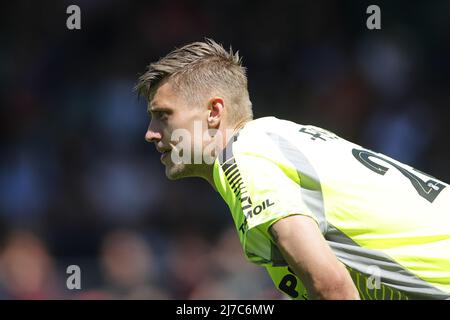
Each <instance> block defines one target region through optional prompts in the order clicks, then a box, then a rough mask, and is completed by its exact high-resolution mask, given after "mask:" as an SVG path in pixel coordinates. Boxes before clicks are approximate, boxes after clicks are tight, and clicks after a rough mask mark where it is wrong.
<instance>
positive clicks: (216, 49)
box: [135, 39, 253, 124]
mask: <svg viewBox="0 0 450 320" xmlns="http://www.w3.org/2000/svg"><path fill="white" fill-rule="evenodd" d="M165 80H170V81H171V84H173V85H174V87H175V89H176V90H177V91H179V92H180V94H182V95H183V97H184V98H185V99H187V100H188V101H190V102H191V103H193V104H194V105H198V106H201V105H204V106H206V103H207V99H209V98H210V97H211V95H222V96H224V98H225V99H226V101H227V102H228V104H226V105H225V107H226V108H227V114H228V118H227V120H228V121H229V122H230V123H231V124H235V123H240V122H243V121H249V120H252V119H253V112H252V103H251V101H250V97H249V93H248V85H247V76H246V69H245V67H243V66H242V57H239V52H238V51H236V52H235V53H233V50H232V48H231V47H230V51H229V52H227V51H226V50H225V49H224V48H223V46H222V45H221V44H218V43H216V42H215V41H214V40H211V39H205V41H204V42H193V43H190V44H188V45H185V46H184V47H181V48H178V49H175V50H173V51H172V52H170V53H169V54H167V55H166V56H165V57H163V58H161V59H160V60H159V61H157V62H153V63H150V65H149V66H148V67H147V71H146V72H145V73H144V74H143V75H141V76H140V77H139V81H138V83H137V85H136V87H135V90H136V91H137V92H138V94H139V95H140V96H144V97H145V98H146V99H147V100H148V101H151V99H152V98H153V95H154V93H155V91H156V89H157V88H158V85H159V84H161V83H162V81H165Z"/></svg>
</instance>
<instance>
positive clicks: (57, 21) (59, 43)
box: [0, 0, 450, 299]
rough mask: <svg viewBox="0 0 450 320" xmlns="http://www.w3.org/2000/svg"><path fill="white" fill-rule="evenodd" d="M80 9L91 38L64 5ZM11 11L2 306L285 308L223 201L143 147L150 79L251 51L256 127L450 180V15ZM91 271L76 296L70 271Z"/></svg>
mask: <svg viewBox="0 0 450 320" xmlns="http://www.w3.org/2000/svg"><path fill="white" fill-rule="evenodd" d="M71 4H77V5H78V6H79V7H80V9H81V26H82V28H81V30H72V31H71V30H68V29H67V28H66V19H67V17H68V14H66V8H67V7H68V6H69V5H71ZM369 4H371V3H368V2H367V3H365V2H364V1H342V2H341V1H339V2H337V1H325V0H320V1H296V2H280V1H269V2H265V3H264V5H262V3H260V2H253V1H245V2H244V1H237V0H231V1H226V2H222V3H220V6H219V5H218V4H217V3H214V2H210V1H196V2H184V1H147V2H132V3H131V2H124V1H100V0H97V1H86V0H82V1H58V2H56V1H54V2H50V1H48V2H45V3H41V2H31V1H14V2H3V3H1V4H0V12H1V19H0V140H1V144H0V155H1V156H0V249H1V253H0V299H1V298H3V299H45V298H57V299H59V298H62V299H65V298H68V299H71V298H76V299H77V298H80V299H110V298H117V299H127V298H136V299H173V298H176V299H215V298H217V299H222V298H223V299H279V298H280V297H281V296H280V295H279V294H278V293H277V292H276V291H275V290H274V287H273V284H272V283H271V280H270V278H269V277H268V276H267V275H266V274H265V271H264V270H263V269H262V268H260V267H257V266H254V265H251V264H250V263H248V262H246V261H245V259H244V257H243V253H242V249H241V248H240V244H239V242H238V236H237V233H236V231H235V230H234V229H233V228H234V227H233V223H232V218H231V215H230V213H229V211H228V208H227V207H226V205H225V203H224V202H223V201H222V200H221V199H220V196H219V195H218V194H217V193H215V192H214V191H213V190H212V189H211V188H210V187H209V186H208V185H207V184H206V183H204V182H203V181H200V180H197V179H189V180H185V181H177V182H171V181H168V180H167V179H166V178H165V176H164V168H163V166H162V165H161V164H160V162H159V157H158V154H157V153H156V152H155V150H154V146H153V145H150V144H147V143H145V141H144V134H145V131H146V128H147V125H148V121H149V119H148V117H147V114H146V104H145V101H143V100H142V99H141V100H139V99H137V97H136V94H135V93H134V92H133V91H132V89H133V86H134V85H135V82H136V79H137V77H138V76H139V74H140V73H142V72H144V70H145V67H146V65H148V63H150V62H151V61H154V60H157V59H158V58H159V57H161V56H163V55H165V54H166V53H168V52H169V51H170V50H172V49H173V48H174V47H176V46H177V47H179V46H181V45H183V44H186V43H189V42H192V41H198V40H202V39H204V37H210V38H213V39H215V40H216V41H218V42H221V43H223V44H224V45H225V46H230V45H231V46H232V47H233V49H238V50H239V52H240V54H241V55H242V56H243V57H244V59H243V63H244V65H245V66H246V67H247V69H248V77H249V90H250V95H251V100H252V102H253V106H254V114H255V117H257V118H258V117H262V116H269V115H273V116H277V117H279V118H285V119H289V120H292V121H295V122H298V123H302V124H313V125H316V126H321V127H324V128H326V129H328V130H331V131H334V132H335V133H336V134H338V135H340V136H342V137H344V138H346V139H348V140H351V141H353V142H356V143H359V144H361V145H363V146H365V147H368V148H371V149H372V150H375V151H378V152H382V153H385V154H387V155H389V156H392V157H394V158H396V159H398V160H400V161H402V162H404V163H407V164H410V165H412V166H414V167H416V168H418V169H420V170H421V171H424V172H427V173H429V174H431V175H434V176H436V177H438V178H440V179H441V180H443V181H445V182H447V183H448V182H450V167H449V163H450V148H449V147H448V146H449V143H448V138H449V137H450V126H448V125H447V122H448V120H450V108H449V104H450V90H449V87H450V59H449V57H450V19H449V18H448V12H450V2H448V1H433V2H426V1H420V2H417V3H416V2H406V1H398V2H397V1H396V2H395V3H392V2H381V3H380V4H379V5H380V7H381V13H382V29H381V30H373V31H370V30H368V29H367V28H366V18H367V17H368V15H367V14H366V8H367V6H368V5H369ZM69 265H78V266H79V267H80V269H81V286H82V289H81V290H68V289H67V287H66V280H67V277H68V276H69V275H68V274H67V273H66V269H67V267H68V266H69Z"/></svg>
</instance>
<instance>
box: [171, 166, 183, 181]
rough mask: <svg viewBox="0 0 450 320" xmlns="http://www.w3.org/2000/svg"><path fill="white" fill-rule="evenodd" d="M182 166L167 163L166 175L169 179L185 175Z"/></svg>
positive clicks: (176, 178)
mask: <svg viewBox="0 0 450 320" xmlns="http://www.w3.org/2000/svg"><path fill="white" fill-rule="evenodd" d="M183 169H184V168H183V166H180V165H173V164H172V165H169V166H166V177H167V178H168V179H169V180H179V179H182V178H185V177H186V174H185V172H184V171H185V170H183Z"/></svg>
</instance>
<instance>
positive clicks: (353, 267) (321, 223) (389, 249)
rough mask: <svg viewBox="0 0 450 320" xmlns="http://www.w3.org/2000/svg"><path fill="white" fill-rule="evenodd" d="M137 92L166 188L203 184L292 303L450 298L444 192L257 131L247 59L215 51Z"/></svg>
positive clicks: (331, 146) (282, 126)
mask: <svg viewBox="0 0 450 320" xmlns="http://www.w3.org/2000/svg"><path fill="white" fill-rule="evenodd" d="M268 81H270V79H268ZM136 89H137V90H138V92H139V94H141V95H143V96H145V97H146V98H147V99H148V112H149V114H150V115H151V122H150V125H149V127H148V130H147V133H146V135H145V138H146V140H147V141H148V142H153V143H154V144H155V146H156V149H157V150H158V151H159V152H160V153H161V162H162V163H163V164H164V166H165V172H166V176H167V177H168V178H169V179H180V178H184V177H201V178H203V179H205V180H206V181H208V182H209V183H210V184H211V186H212V187H213V188H214V189H215V190H216V191H217V192H218V193H219V194H220V195H221V196H222V198H223V199H224V200H225V201H226V203H227V204H228V207H229V208H230V211H231V215H232V218H233V220H234V224H235V227H236V232H237V233H238V235H239V239H240V242H241V245H242V248H243V252H244V254H245V256H246V257H247V259H248V260H249V261H251V262H253V263H256V264H259V265H261V266H263V267H265V268H266V269H267V271H268V273H269V275H270V277H271V278H272V280H273V282H274V284H275V286H276V287H277V288H278V289H279V290H281V291H282V292H283V293H285V294H286V295H288V296H289V297H291V298H292V299H449V298H450V188H449V186H448V184H446V183H444V182H442V181H440V180H438V179H436V178H434V177H431V176H429V175H427V174H425V173H423V172H420V171H418V170H416V169H414V168H412V167H410V166H408V165H405V164H403V163H400V162H398V161H396V160H394V159H392V158H390V157H387V156H385V155H383V154H380V153H376V152H374V151H371V150H369V149H366V148H363V147H361V146H359V145H356V144H354V143H351V142H349V141H346V140H345V139H342V138H340V137H338V136H336V135H335V134H333V133H331V132H329V131H327V130H324V129H321V128H318V127H315V126H311V125H301V124H297V123H293V122H290V121H286V120H281V119H277V118H275V117H266V118H260V119H256V120H253V114H252V104H251V102H250V98H249V93H248V90H247V77H246V74H245V68H244V67H243V66H242V63H241V59H240V58H239V55H238V53H234V52H233V51H232V50H231V49H230V51H226V50H224V48H223V47H222V46H221V45H220V44H217V43H216V42H214V41H213V40H208V39H207V40H205V41H204V42H195V43H191V44H188V45H186V46H184V47H182V48H179V49H175V50H174V51H172V52H170V53H169V54H168V55H167V56H165V57H163V58H161V59H160V60H159V61H157V62H155V63H151V64H150V65H149V67H148V69H147V70H146V72H145V73H144V74H143V75H142V76H141V77H140V78H139V81H138V84H137V86H136ZM230 132H231V134H229V133H230ZM199 136H200V138H199ZM199 150H200V151H201V152H200V153H199ZM199 154H200V155H201V156H199Z"/></svg>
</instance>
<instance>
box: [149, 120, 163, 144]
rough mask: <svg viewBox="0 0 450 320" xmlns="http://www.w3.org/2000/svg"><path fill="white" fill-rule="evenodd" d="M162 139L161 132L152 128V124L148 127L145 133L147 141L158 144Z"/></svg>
mask: <svg viewBox="0 0 450 320" xmlns="http://www.w3.org/2000/svg"><path fill="white" fill-rule="evenodd" d="M161 139H162V134H161V132H159V131H157V130H155V129H154V128H152V124H151V123H150V125H149V126H148V129H147V132H146V133H145V141H147V142H158V141H159V140H161Z"/></svg>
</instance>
